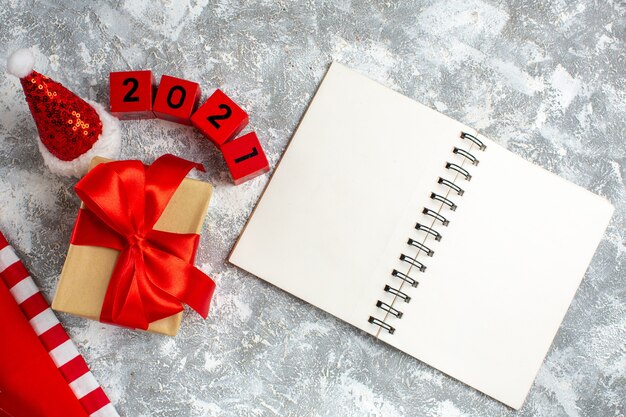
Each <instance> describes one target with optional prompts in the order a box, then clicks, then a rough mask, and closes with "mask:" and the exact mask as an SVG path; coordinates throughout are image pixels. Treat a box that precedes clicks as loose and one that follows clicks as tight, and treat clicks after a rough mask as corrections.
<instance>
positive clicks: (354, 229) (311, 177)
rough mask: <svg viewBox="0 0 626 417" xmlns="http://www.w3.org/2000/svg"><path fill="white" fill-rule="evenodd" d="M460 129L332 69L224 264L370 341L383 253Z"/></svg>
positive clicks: (411, 212) (384, 90) (419, 200)
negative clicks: (351, 327)
mask: <svg viewBox="0 0 626 417" xmlns="http://www.w3.org/2000/svg"><path fill="white" fill-rule="evenodd" d="M363 85H366V86H367V87H368V88H366V89H362V86H363ZM462 129H469V128H467V127H465V126H463V125H462V124H460V123H458V122H455V121H453V120H452V119H449V118H448V117H446V116H444V115H441V114H439V113H434V114H433V111H432V110H430V109H428V108H427V107H425V106H422V105H421V104H418V103H416V102H415V101H412V100H410V99H408V98H407V97H404V96H402V95H401V94H398V93H396V92H393V91H391V90H389V89H387V88H385V87H383V86H382V85H379V84H377V83H375V82H373V81H371V80H369V79H367V78H365V77H364V76H362V75H358V74H356V73H355V72H353V71H351V70H349V69H348V68H346V67H344V66H342V65H339V64H333V65H332V66H331V68H330V69H329V71H328V73H327V75H326V77H325V79H324V82H323V83H322V85H321V86H320V88H319V90H318V92H317V93H316V95H315V98H314V100H313V102H312V103H311V105H310V107H309V109H308V110H307V112H306V115H305V117H304V118H303V120H302V122H301V124H300V126H299V127H298V129H297V131H296V133H295V135H294V137H293V139H292V141H291V142H290V144H289V146H288V149H287V150H286V151H285V155H284V156H283V158H282V160H281V161H280V164H279V166H278V167H277V168H276V171H275V173H274V175H273V176H272V179H271V181H270V182H271V185H270V186H268V187H267V189H266V190H265V192H264V194H263V196H262V197H261V199H260V201H259V203H258V205H257V207H256V208H255V211H254V213H253V215H252V216H251V218H250V220H249V222H248V224H247V225H246V228H245V232H244V233H243V234H242V235H241V237H240V239H239V241H238V242H237V244H236V246H235V249H234V250H233V253H232V254H231V257H230V262H232V263H233V264H235V265H237V266H239V267H241V268H243V269H245V270H247V271H248V272H251V273H252V274H254V275H256V276H258V277H261V278H263V279H264V280H266V281H268V282H270V283H272V284H274V285H276V286H278V287H280V288H282V289H283V290H285V291H288V292H290V293H291V294H293V295H295V296H297V297H299V298H301V299H303V300H305V301H307V302H309V303H311V304H313V305H315V306H317V307H319V308H321V309H323V310H325V311H327V312H329V313H331V314H333V315H335V316H337V317H339V318H341V319H342V320H345V321H346V322H348V323H350V324H352V325H354V326H356V327H358V328H360V329H362V330H365V331H367V332H368V333H370V334H375V332H376V331H377V330H378V327H377V326H375V325H372V324H370V323H368V322H367V319H368V317H369V316H370V315H371V314H374V313H379V312H380V310H379V309H378V308H377V307H376V300H377V299H381V298H382V297H383V296H384V293H383V291H382V288H383V286H384V284H385V281H386V280H387V278H388V276H389V272H390V271H385V272H384V273H383V274H382V276H381V272H380V267H381V265H384V262H383V261H384V260H385V258H386V257H387V256H388V255H387V252H386V250H388V247H389V246H390V244H392V243H395V239H396V236H397V232H396V230H400V231H401V230H406V228H407V227H408V226H409V227H410V225H411V224H412V223H413V222H414V217H415V212H416V211H418V210H419V209H420V208H419V206H420V204H423V203H422V196H423V195H425V193H427V191H428V190H430V188H431V187H432V184H433V177H432V175H430V174H428V173H429V172H433V171H434V170H435V169H436V167H440V166H441V164H442V163H443V162H442V161H443V160H444V158H445V157H446V156H447V155H448V154H449V151H450V147H451V146H452V145H451V144H452V143H453V142H454V141H455V138H456V137H457V136H458V134H459V132H460V131H461V130H462ZM431 138H437V139H438V140H431ZM416 196H419V198H416ZM394 256H396V255H394Z"/></svg>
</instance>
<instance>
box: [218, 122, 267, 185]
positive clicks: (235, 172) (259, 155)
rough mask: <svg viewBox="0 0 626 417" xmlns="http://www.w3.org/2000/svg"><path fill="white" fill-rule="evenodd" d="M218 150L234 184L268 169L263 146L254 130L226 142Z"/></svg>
mask: <svg viewBox="0 0 626 417" xmlns="http://www.w3.org/2000/svg"><path fill="white" fill-rule="evenodd" d="M220 150H221V151H222V155H223V156H224V161H226V165H227V166H228V169H229V170H230V175H231V176H232V177H233V181H234V182H235V184H236V185H239V184H241V183H243V182H246V181H248V180H250V179H252V178H254V177H256V176H259V175H261V174H264V173H266V172H267V171H269V170H270V166H269V163H268V162H267V158H266V157H265V153H264V152H263V148H261V144H260V143H259V139H258V138H257V136H256V133H254V132H251V133H248V134H246V135H243V136H242V137H240V138H237V139H235V140H231V141H230V142H226V143H225V144H224V145H222V147H221V148H220Z"/></svg>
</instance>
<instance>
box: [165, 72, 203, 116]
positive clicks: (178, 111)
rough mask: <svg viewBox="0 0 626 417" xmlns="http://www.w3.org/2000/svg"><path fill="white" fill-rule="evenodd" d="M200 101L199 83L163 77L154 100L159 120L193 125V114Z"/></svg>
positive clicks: (167, 76)
mask: <svg viewBox="0 0 626 417" xmlns="http://www.w3.org/2000/svg"><path fill="white" fill-rule="evenodd" d="M199 100H200V85H198V83H194V82H193V81H187V80H183V79H182V78H176V77H170V76H169V75H163V76H162V77H161V82H160V83H159V88H158V89H157V93H156V98H155V99H154V107H153V110H154V114H155V115H156V117H158V118H159V119H164V120H169V121H172V122H176V123H181V124H184V125H191V120H190V118H191V114H192V113H193V111H194V109H195V108H196V105H197V104H198V101H199Z"/></svg>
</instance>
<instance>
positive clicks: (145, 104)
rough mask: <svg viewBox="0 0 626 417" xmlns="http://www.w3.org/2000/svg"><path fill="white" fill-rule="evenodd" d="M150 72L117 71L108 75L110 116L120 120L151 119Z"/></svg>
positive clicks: (152, 89)
mask: <svg viewBox="0 0 626 417" xmlns="http://www.w3.org/2000/svg"><path fill="white" fill-rule="evenodd" d="M154 89H155V84H154V75H152V71H150V70H144V71H118V72H112V73H110V74H109V100H110V107H111V114H113V115H114V116H116V117H117V118H118V119H122V120H131V119H132V120H136V119H152V118H154V113H153V112H152V100H153V98H154Z"/></svg>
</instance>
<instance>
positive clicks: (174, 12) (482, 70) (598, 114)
mask: <svg viewBox="0 0 626 417" xmlns="http://www.w3.org/2000/svg"><path fill="white" fill-rule="evenodd" d="M625 12H626V6H625V5H624V3H623V2H619V1H613V2H602V1H594V2H592V1H586V0H571V1H565V0H562V1H553V2H543V1H528V0H526V1H524V0H517V1H510V2H504V1H492V0H455V1H442V2H439V1H416V2H397V3H396V2H391V1H389V2H384V3H383V2H370V3H362V2H358V1H350V0H341V1H328V2H323V1H293V2H289V1H271V0H265V1H261V2H240V1H236V0H228V1H222V2H211V1H208V0H200V1H174V0H171V1H159V2H153V1H145V0H144V1H138V2H131V1H121V0H120V1H108V2H101V3H99V4H97V3H96V2H83V3H81V2H77V1H69V0H68V1H56V2H55V1H47V2H31V1H18V0H11V1H7V0H2V1H1V4H0V59H4V58H6V57H7V56H8V55H9V54H10V52H12V51H13V50H15V49H17V48H20V47H32V48H33V51H34V52H35V56H36V69H37V70H38V71H39V72H41V73H44V74H46V75H49V76H51V77H52V78H54V79H56V80H57V81H60V82H62V83H64V84H65V85H66V86H67V87H69V88H70V89H71V90H73V91H75V92H76V93H78V94H80V95H81V96H83V97H85V98H90V99H93V100H96V101H99V102H101V103H103V104H108V73H109V71H112V70H127V69H152V70H153V71H154V72H155V73H156V75H157V76H160V74H170V75H174V76H180V77H183V78H188V79H191V80H194V81H197V82H199V83H200V85H201V86H202V88H203V89H204V90H203V91H204V96H206V95H207V94H208V93H210V92H211V90H212V89H214V88H216V87H220V88H222V89H224V91H226V92H227V93H228V94H230V95H231V96H232V97H233V98H234V99H235V101H237V102H238V103H240V104H242V105H243V107H244V108H245V109H246V110H247V111H248V112H249V114H250V127H249V129H248V130H250V129H253V130H255V131H256V132H257V133H258V135H259V137H260V139H261V142H262V144H263V146H264V147H265V150H266V152H267V155H268V158H269V160H270V164H271V165H272V167H274V166H275V164H276V162H277V161H278V159H279V158H280V155H281V154H282V151H283V150H284V148H285V146H286V145H287V143H288V141H289V138H290V137H291V134H292V133H293V130H294V128H295V126H296V125H297V123H298V121H299V119H300V117H301V116H302V114H303V112H304V111H305V109H306V106H307V104H308V102H309V100H310V99H311V97H312V95H313V94H314V92H315V89H316V87H317V85H318V84H319V82H320V80H321V79H322V76H323V75H324V73H325V71H326V69H327V68H328V65H329V63H330V62H331V61H333V60H337V61H339V62H342V63H344V64H347V65H348V66H351V67H353V68H355V69H357V70H359V71H361V72H363V73H365V74H367V75H369V76H370V77H372V78H374V79H376V80H378V81H380V82H382V83H383V84H385V85H387V86H389V87H391V88H393V89H395V90H397V91H400V92H402V93H404V94H406V95H408V96H409V97H412V98H414V99H416V100H418V101H420V102H422V103H424V104H426V105H428V106H431V107H433V108H436V109H437V110H439V111H441V112H443V113H445V114H447V115H449V116H451V117H453V118H455V119H458V120H460V121H462V122H465V123H466V124H468V125H471V126H474V127H476V128H478V129H480V130H481V131H482V132H484V134H485V135H487V136H488V137H490V138H492V139H494V140H495V141H497V142H499V143H501V144H503V145H504V146H506V147H507V148H508V149H510V150H511V151H513V152H515V153H517V154H519V155H522V156H523V157H525V158H526V159H528V160H530V161H533V162H535V163H537V164H539V165H541V166H543V167H545V168H547V169H549V170H551V171H553V172H555V173H557V174H559V175H561V176H562V177H564V178H566V179H568V180H570V181H573V182H574V183H576V184H579V185H581V186H583V187H585V188H587V189H589V190H591V191H593V192H595V193H598V194H600V195H603V196H605V197H606V198H607V199H609V200H610V201H611V202H612V203H613V204H614V205H615V207H616V212H615V215H614V217H613V219H612V221H611V224H610V226H609V228H608V230H607V232H606V235H605V238H604V240H603V241H602V243H601V244H600V246H599V248H598V251H597V253H596V256H595V257H594V259H593V262H592V264H591V266H590V268H589V270H588V272H587V274H586V276H585V279H584V280H583V283H582V286H581V287H580V289H579V291H578V293H577V295H576V298H575V299H574V302H573V303H572V306H571V308H570V310H569V312H568V314H567V316H566V317H565V321H564V323H563V325H562V327H561V329H560V331H559V332H558V334H557V337H556V339H555V341H554V344H553V346H552V348H551V349H550V352H549V354H548V356H547V358H546V361H545V363H544V365H543V366H542V368H541V370H540V371H539V374H538V376H537V379H536V381H535V384H534V386H533V387H532V390H531V392H530V395H529V397H528V399H527V401H526V403H525V405H524V407H523V409H522V410H520V411H519V412H514V411H513V410H511V409H508V408H506V407H505V406H503V405H501V404H499V403H497V402H496V401H493V400H491V399H489V398H487V397H486V396H484V395H482V394H480V393H478V392H477V391H474V390H473V389H471V388H468V387H466V386H464V385H463V384H461V383H459V382H456V381H455V380H453V379H451V378H449V377H447V376H445V375H443V374H441V373H440V372H438V371H436V370H434V369H432V368H430V367H429V366H426V365H424V364H422V363H420V362H419V361H417V360H415V359H413V358H411V357H409V356H407V355H405V354H403V353H400V352H398V351H396V350H394V349H392V348H390V347H388V346H387V345H385V344H383V343H380V342H378V341H377V340H375V339H374V338H372V337H370V336H368V335H366V334H363V333H361V332H359V331H357V330H355V329H353V328H352V327H350V326H348V325H347V324H344V323H343V322H341V321H339V320H337V319H335V318H334V317H332V316H330V315H328V314H326V313H324V312H322V311H319V310H317V309H315V308H314V307H311V306H310V305H307V304H305V303H303V302H302V301H299V300H297V299H295V298H294V297H292V296H290V295H289V294H286V293H284V292H282V291H281V290H279V289H277V288H274V287H272V286H270V285H268V284H266V283H264V282H262V281H261V280H259V279H257V278H255V277H253V276H251V275H249V274H247V273H245V272H243V271H240V270H237V269H236V268H234V267H233V266H232V265H229V264H228V263H227V262H226V261H225V259H226V257H227V255H228V253H229V251H230V248H231V247H232V245H233V243H234V241H235V239H236V237H237V236H238V234H239V232H240V230H241V228H242V226H243V225H244V223H245V221H246V219H247V217H248V215H249V214H250V212H251V210H252V208H253V206H254V204H255V202H256V201H257V198H258V196H259V195H260V193H261V191H262V189H263V187H264V185H265V184H266V182H267V180H268V176H267V175H266V176H263V177H260V178H257V179H255V180H253V181H250V182H247V183H245V184H244V185H241V186H234V185H232V184H231V181H230V179H229V174H228V171H227V169H226V167H225V164H224V163H223V162H222V160H221V157H220V154H219V153H218V152H217V151H216V149H215V148H214V147H213V146H212V145H211V144H210V143H209V142H208V141H207V140H205V139H203V138H202V137H201V136H200V134H199V133H197V132H196V131H194V130H193V129H192V128H189V127H185V126H181V125H176V124H173V123H169V122H164V121H159V120H148V121H127V122H123V150H122V157H124V158H140V159H143V160H146V161H151V160H153V159H154V158H156V157H157V156H159V155H161V154H163V153H167V152H169V153H174V154H177V155H180V156H183V157H186V158H188V159H193V160H196V161H199V162H202V163H203V164H204V165H205V166H206V167H207V169H208V170H207V173H206V174H202V175H200V177H201V178H202V179H204V180H207V181H209V182H211V183H212V184H214V185H215V194H214V196H213V199H212V203H211V207H210V212H209V215H208V217H207V221H206V226H205V228H204V231H203V236H202V240H201V247H200V250H199V255H198V262H197V263H198V265H199V266H200V267H201V268H202V269H203V270H204V271H205V272H207V273H209V274H210V275H212V276H213V277H214V279H215V281H216V282H217V291H216V294H215V298H214V300H213V307H212V311H211V313H210V317H209V318H208V320H206V321H203V320H201V319H200V318H199V317H198V316H197V315H195V314H190V313H186V314H185V318H184V321H183V326H182V329H181V332H180V334H179V335H178V337H176V338H168V337H163V336H158V335H152V334H147V333H141V332H135V331H129V330H125V329H121V328H115V327H110V326H107V325H103V324H100V323H97V322H93V321H88V320H84V319H81V318H77V317H71V316H68V315H61V320H62V321H63V323H64V324H65V325H66V327H67V329H68V330H69V333H70V334H71V336H72V337H73V339H74V341H75V342H76V343H77V345H78V347H79V350H80V351H81V352H82V353H83V354H84V355H85V357H86V359H87V361H88V363H89V364H90V365H91V367H92V369H93V372H94V374H95V375H96V377H97V378H98V380H99V381H100V382H101V383H102V384H103V386H104V388H105V390H106V391H107V393H108V394H109V395H110V397H111V399H112V400H113V402H114V403H115V404H116V405H117V408H118V410H119V412H120V414H121V415H122V416H127V417H131V416H159V417H166V416H167V417H170V416H193V417H199V416H209V415H220V416H500V415H508V416H513V415H520V416H535V415H540V416H565V415H568V416H581V417H582V416H618V415H623V414H624V413H625V412H626V376H625V375H626V351H625V350H626V348H625V340H626V285H625V284H626V282H625V281H626V280H625V277H626V256H625V253H626V243H625V240H626V236H625V227H624V220H625V217H626V195H625V185H624V176H625V174H626V168H625V160H626V146H625V115H626V114H625V112H624V110H625V108H626V94H625V81H626V79H625V77H624V76H625V74H626V64H625V56H624V50H625V49H624V47H625V45H624V43H625V42H624V41H625V37H626V25H625ZM0 122H1V126H0V192H1V196H2V198H1V199H0V228H1V229H2V230H4V231H5V233H6V235H7V236H8V238H9V239H10V240H11V241H12V243H13V244H14V246H15V247H16V249H17V250H18V252H19V254H20V255H22V256H23V258H24V259H25V261H26V264H27V266H28V267H29V268H30V270H31V272H32V273H33V275H34V279H35V281H36V282H37V283H38V284H39V285H40V286H41V287H42V289H43V291H44V293H45V294H46V295H47V296H48V298H51V297H52V295H53V292H54V288H55V286H56V282H57V279H58V276H59V272H60V270H61V266H62V265H63V260H64V257H65V252H66V250H67V247H68V241H69V237H70V232H71V228H72V226H73V222H74V217H75V214H76V211H77V209H78V206H79V200H78V199H77V197H76V196H75V195H74V194H73V191H72V186H73V184H74V181H73V180H72V179H65V178H57V177H55V176H53V175H51V174H49V172H48V171H47V170H46V168H44V167H43V165H42V159H41V157H40V155H39V153H38V150H37V147H36V144H35V140H34V137H35V135H36V129H35V125H34V122H33V120H32V117H31V115H30V114H29V112H28V108H27V105H26V103H25V101H24V98H23V96H22V91H21V88H20V85H19V82H18V81H17V79H15V78H13V77H10V76H4V75H3V76H0ZM372 169H376V168H375V167H372ZM563 210H567V207H563ZM572 227H576V225H572ZM538 238H540V235H538ZM268 243H269V242H268ZM529 262H532V259H530V260H529Z"/></svg>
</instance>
